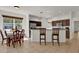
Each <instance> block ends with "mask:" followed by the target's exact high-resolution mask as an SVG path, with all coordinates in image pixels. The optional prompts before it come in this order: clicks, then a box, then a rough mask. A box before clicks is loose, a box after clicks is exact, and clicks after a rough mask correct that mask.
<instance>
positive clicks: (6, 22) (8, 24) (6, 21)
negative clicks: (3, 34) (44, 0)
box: [3, 17, 13, 29]
mask: <svg viewBox="0 0 79 59" xmlns="http://www.w3.org/2000/svg"><path fill="white" fill-rule="evenodd" d="M3 26H4V29H12V28H13V19H12V18H8V17H4V18H3Z"/></svg>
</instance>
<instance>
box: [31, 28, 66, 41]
mask: <svg viewBox="0 0 79 59" xmlns="http://www.w3.org/2000/svg"><path fill="white" fill-rule="evenodd" d="M31 41H32V42H40V29H39V28H36V29H31ZM59 41H60V42H66V30H65V29H62V28H60V29H59ZM46 42H52V29H51V28H46Z"/></svg>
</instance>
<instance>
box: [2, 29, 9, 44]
mask: <svg viewBox="0 0 79 59" xmlns="http://www.w3.org/2000/svg"><path fill="white" fill-rule="evenodd" d="M0 34H1V37H2V43H1V44H2V45H3V43H4V40H7V39H8V38H7V37H4V35H3V32H2V30H0Z"/></svg>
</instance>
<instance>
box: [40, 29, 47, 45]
mask: <svg viewBox="0 0 79 59" xmlns="http://www.w3.org/2000/svg"><path fill="white" fill-rule="evenodd" d="M41 40H44V43H45V45H46V28H40V45H41Z"/></svg>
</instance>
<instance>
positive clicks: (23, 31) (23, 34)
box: [20, 29, 25, 42]
mask: <svg viewBox="0 0 79 59" xmlns="http://www.w3.org/2000/svg"><path fill="white" fill-rule="evenodd" d="M24 36H25V30H24V29H22V30H21V37H20V38H21V40H22V42H24Z"/></svg>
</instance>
